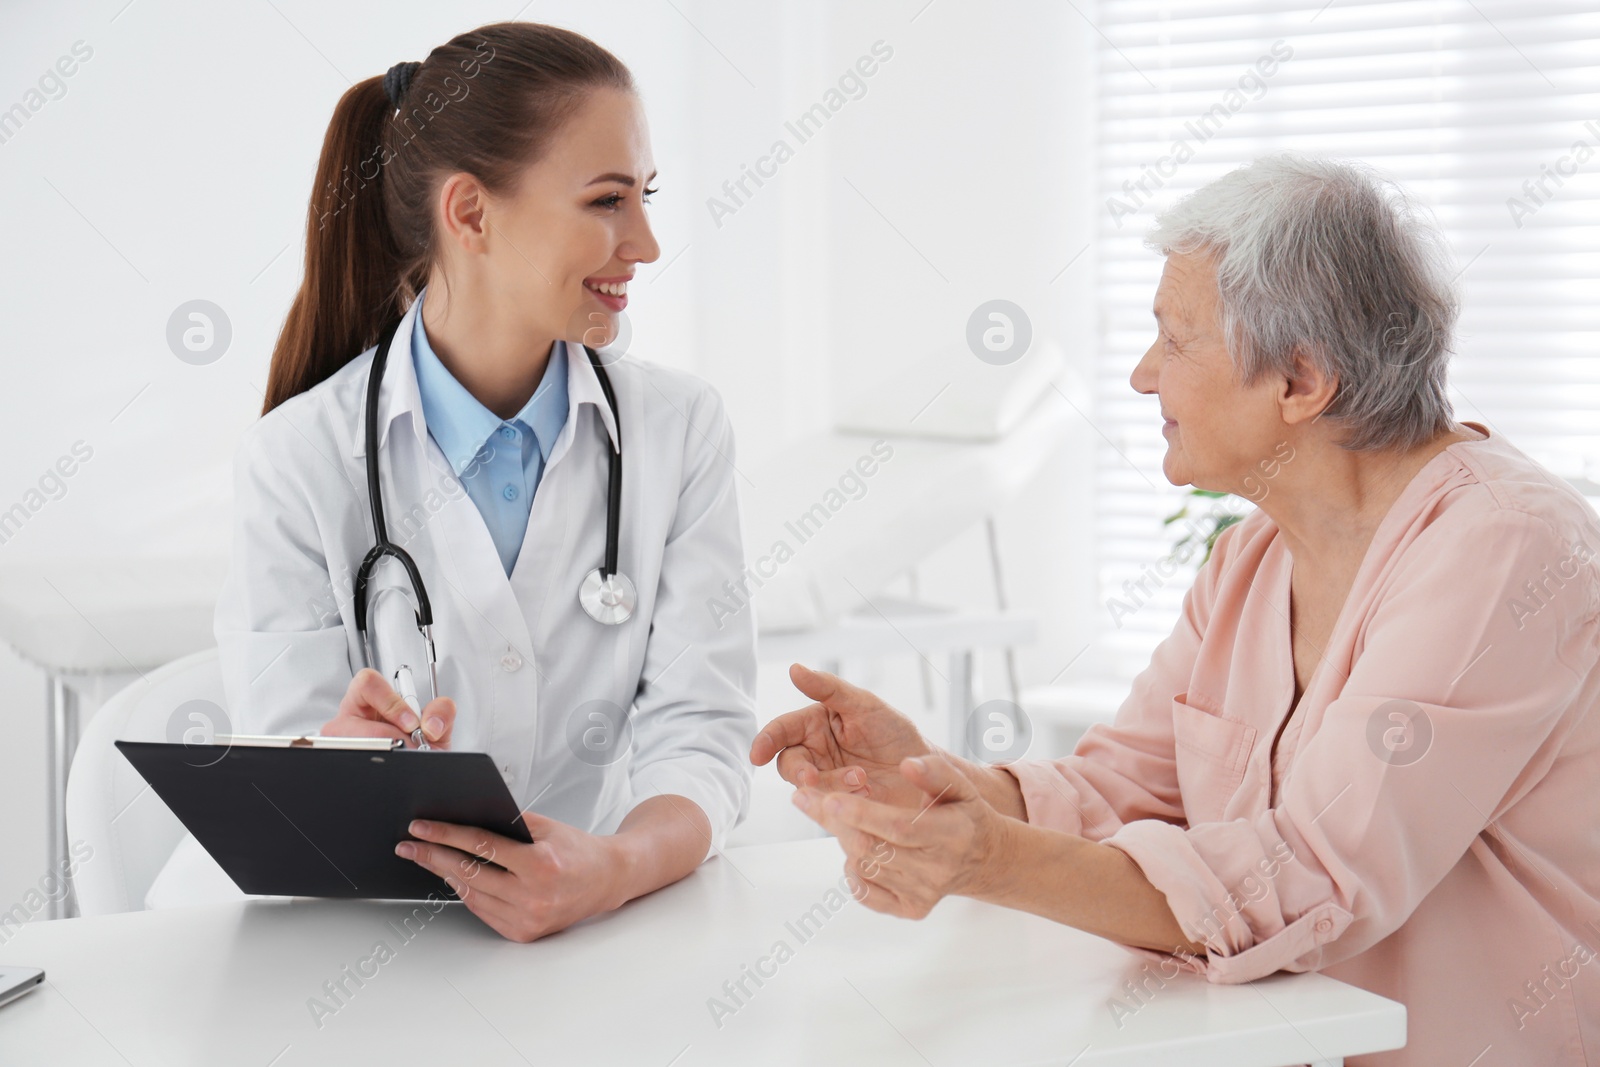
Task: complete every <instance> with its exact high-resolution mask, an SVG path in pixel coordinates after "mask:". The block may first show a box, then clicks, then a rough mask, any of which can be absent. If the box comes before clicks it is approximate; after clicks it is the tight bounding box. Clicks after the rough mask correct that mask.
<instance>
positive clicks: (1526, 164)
mask: <svg viewBox="0 0 1600 1067" xmlns="http://www.w3.org/2000/svg"><path fill="white" fill-rule="evenodd" d="M1586 6H1588V5H1586V4H1583V3H1579V2H1539V0H1516V2H1498V0H1386V2H1376V3H1370V2H1369V3H1358V2H1353V0H1334V2H1332V3H1324V2H1323V0H1314V2H1311V3H1305V4H1294V3H1286V4H1281V5H1279V4H1268V3H1247V2H1240V0H1233V2H1226V0H1219V2H1206V0H1181V2H1156V0H1101V2H1100V3H1099V4H1098V5H1097V6H1095V7H1089V6H1084V7H1082V8H1080V11H1081V13H1082V14H1083V15H1084V16H1085V17H1086V18H1088V19H1090V20H1092V21H1093V23H1094V25H1095V28H1096V30H1097V32H1098V34H1099V41H1100V43H1099V45H1098V48H1097V56H1096V61H1097V73H1096V84H1097V91H1098V96H1099V99H1098V120H1097V122H1098V131H1097V133H1098V141H1099V157H1098V163H1097V170H1098V175H1099V186H1100V188H1099V190H1098V193H1099V198H1100V200H1101V201H1102V207H1101V210H1100V212H1099V219H1100V223H1099V229H1098V235H1097V238H1096V239H1097V242H1098V252H1099V260H1100V265H1101V273H1100V276H1099V280H1098V282H1097V285H1098V290H1099V292H1098V295H1099V299H1100V307H1101V322H1100V329H1099V335H1100V350H1099V352H1098V354H1097V357H1096V358H1097V364H1096V371H1095V393H1096V397H1095V401H1096V410H1095V414H1094V419H1095V422H1096V425H1097V426H1098V427H1099V428H1100V430H1101V431H1102V433H1103V434H1104V438H1105V440H1104V441H1102V442H1101V443H1100V444H1099V445H1098V446H1097V455H1096V472H1095V485H1096V493H1097V506H1096V545H1097V567H1098V588H1099V593H1100V602H1101V619H1102V622H1103V624H1104V625H1103V628H1102V630H1101V634H1102V639H1103V642H1104V647H1105V649H1106V652H1107V653H1108V655H1107V656H1106V657H1105V659H1104V662H1106V663H1108V664H1109V667H1110V670H1111V671H1112V672H1113V673H1115V674H1117V675H1119V676H1122V677H1130V676H1131V675H1133V674H1134V673H1137V672H1138V671H1139V670H1141V669H1142V668H1143V667H1144V666H1145V664H1146V663H1147V662H1148V659H1149V653H1150V651H1151V649H1153V648H1154V646H1155V645H1156V643H1157V642H1159V641H1160V640H1161V638H1163V637H1164V636H1166V634H1167V633H1168V632H1170V630H1171V628H1172V626H1173V624H1174V622H1175V621H1176V619H1177V613H1178V611H1179V609H1180V607H1181V603H1182V598H1183V594H1184V592H1185V591H1186V590H1187V589H1188V587H1189V586H1190V585H1191V584H1192V580H1193V575H1194V571H1195V564H1196V563H1197V562H1198V560H1199V555H1195V556H1193V557H1192V558H1191V559H1190V560H1189V561H1188V562H1187V563H1184V564H1183V565H1181V566H1177V567H1174V566H1173V564H1174V562H1175V561H1174V560H1173V559H1172V557H1171V552H1172V548H1173V544H1174V543H1175V542H1176V540H1177V539H1178V537H1179V536H1181V532H1179V531H1178V530H1176V529H1175V528H1164V527H1163V525H1162V522H1161V519H1162V517H1163V516H1164V515H1167V514H1170V513H1171V512H1172V511H1174V510H1176V508H1178V507H1179V506H1181V505H1182V504H1183V503H1184V502H1185V500H1186V499H1189V498H1187V497H1186V496H1185V494H1186V492H1187V488H1186V487H1173V486H1171V485H1169V484H1168V483H1167V481H1166V479H1165V478H1164V477H1163V476H1162V474H1161V457H1162V455H1163V453H1164V451H1165V445H1164V442H1163V439H1162V436H1161V427H1160V422H1161V419H1160V415H1159V414H1158V402H1157V401H1156V399H1155V398H1153V397H1142V396H1139V395H1138V394H1136V393H1134V392H1133V390H1132V388H1131V387H1130V386H1129V384H1128V376H1129V374H1130V373H1131V372H1132V370H1133V367H1134V364H1135V363H1136V362H1137V361H1138V359H1139V357H1140V355H1142V354H1143V352H1144V350H1145V349H1146V347H1148V345H1149V344H1150V341H1151V340H1152V338H1153V336H1154V321H1153V319H1152V317H1151V313H1150V302H1151V299H1152V297H1153V296H1154V292H1155V286H1156V282H1157V279H1158V278H1159V276H1160V273H1161V265H1162V261H1161V257H1160V255H1158V254H1157V253H1154V252H1151V251H1149V250H1148V249H1146V248H1145V247H1144V246H1143V244H1142V238H1143V236H1144V234H1145V233H1146V232H1147V231H1148V230H1149V228H1150V225H1151V223H1152V221H1153V219H1154V218H1155V216H1156V215H1157V214H1158V213H1159V212H1160V210H1161V209H1162V208H1163V207H1165V206H1166V205H1168V204H1171V203H1172V202H1173V201H1174V200H1176V199H1177V198H1178V197H1180V196H1182V195H1183V194H1184V193H1187V192H1190V191H1192V190H1193V189H1195V188H1197V187H1199V186H1201V185H1203V184H1205V183H1206V182H1208V181H1210V180H1212V179H1214V178H1216V177H1219V176H1221V175H1222V174H1224V173H1226V172H1227V171H1229V170H1231V169H1233V168H1234V167H1236V166H1238V165H1240V164H1242V163H1245V162H1247V161H1249V160H1251V159H1253V158H1255V157H1257V156H1261V155H1265V154H1267V153H1270V152H1274V151H1281V150H1284V149H1290V150H1295V151H1300V152H1305V153H1315V154H1321V155H1330V156H1336V157H1340V158H1348V159H1358V160H1362V161H1365V162H1367V163H1369V164H1371V165H1373V166H1375V167H1377V168H1378V169H1379V170H1380V171H1382V172H1383V173H1385V174H1386V175H1388V176H1389V177H1391V178H1393V179H1395V180H1396V181H1398V182H1399V183H1400V184H1401V185H1402V186H1403V187H1404V188H1405V189H1406V190H1407V191H1408V192H1409V193H1411V194H1412V196H1414V197H1416V198H1417V199H1419V200H1420V201H1421V202H1422V203H1424V204H1425V205H1427V206H1428V208H1429V209H1431V211H1432V212H1433V214H1434V217H1435V218H1436V219H1437V221H1438V222H1439V224H1440V225H1441V227H1442V228H1443V230H1444V232H1445V234H1446V237H1447V239H1448V241H1449V243H1450V245H1451V247H1452V249H1453V250H1454V253H1455V255H1456V257H1457V269H1458V270H1459V272H1460V273H1459V275H1458V285H1459V288H1460V293H1461V298H1462V314H1461V318H1460V324H1459V332H1458V337H1457V344H1456V354H1455V357H1454V359H1453V360H1452V364H1451V384H1452V388H1451V397H1452V400H1453V402H1454V404H1455V408H1456V417H1457V419H1458V420H1460V419H1468V420H1473V421H1477V422H1482V423H1485V424H1487V425H1488V426H1489V427H1490V428H1491V429H1492V430H1493V431H1495V432H1498V433H1502V434H1504V435H1506V436H1507V437H1508V438H1509V439H1510V440H1511V441H1512V442H1513V443H1514V444H1516V445H1517V446H1518V447H1520V448H1521V449H1522V450H1523V451H1525V452H1527V453H1529V454H1530V455H1532V456H1533V457H1534V458H1535V459H1538V460H1539V461H1540V462H1542V463H1544V464H1545V465H1547V466H1548V467H1550V468H1551V469H1552V470H1553V471H1555V472H1556V473H1558V474H1560V475H1562V476H1564V477H1568V478H1571V479H1574V480H1578V479H1588V480H1590V481H1597V482H1600V11H1595V10H1585V9H1584V8H1585V7H1586ZM1229 503H1230V504H1232V505H1235V506H1236V510H1238V511H1239V512H1240V513H1242V514H1248V513H1249V511H1251V510H1253V509H1252V507H1251V505H1249V504H1247V503H1245V502H1243V501H1240V500H1238V499H1237V498H1229ZM1196 504H1198V505H1199V506H1198V507H1196V506H1195V505H1196ZM1205 507H1206V502H1204V501H1196V502H1194V503H1191V507H1190V510H1191V513H1193V512H1195V511H1197V510H1198V511H1202V512H1203V511H1204V510H1205ZM1176 525H1177V524H1175V526H1176ZM1163 572H1171V573H1170V576H1167V575H1164V574H1163ZM1129 609H1131V610H1129Z"/></svg>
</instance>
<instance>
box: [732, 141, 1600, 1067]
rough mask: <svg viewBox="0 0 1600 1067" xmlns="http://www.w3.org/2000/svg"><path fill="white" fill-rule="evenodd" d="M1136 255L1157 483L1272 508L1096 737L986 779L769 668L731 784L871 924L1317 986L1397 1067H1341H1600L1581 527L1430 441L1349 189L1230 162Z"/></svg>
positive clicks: (1509, 456)
mask: <svg viewBox="0 0 1600 1067" xmlns="http://www.w3.org/2000/svg"><path fill="white" fill-rule="evenodd" d="M1148 240H1149V243H1150V245H1151V246H1152V247H1153V248H1155V249H1157V250H1159V251H1160V252H1161V253H1162V254H1163V255H1164V256H1165V257H1166V267H1165V270H1164V271H1163V273H1162V276H1161V281H1160V284H1159V285H1158V286H1157V288H1156V292H1155V300H1154V311H1155V320H1156V327H1157V336H1156V339H1155V342H1154V343H1153V344H1152V345H1151V346H1150V349H1149V351H1147V352H1146V353H1145V354H1144V357H1143V358H1142V359H1141V360H1140V361H1139V364H1138V366H1137V367H1136V368H1135V370H1134V372H1133V377H1132V384H1133V388H1134V389H1136V390H1137V391H1139V392H1140V393H1145V394H1149V395H1153V396H1156V397H1158V398H1159V400H1160V410H1161V414H1162V416H1163V418H1164V419H1165V424H1164V425H1163V427H1162V433H1163V434H1164V435H1165V437H1166V441H1167V451H1166V456H1165V459H1164V461H1163V470H1164V472H1165V474H1166V476H1167V478H1168V480H1170V481H1171V482H1173V483H1174V484H1179V485H1181V484H1190V485H1194V486H1198V487H1201V488H1205V489H1212V490H1219V491H1231V492H1237V491H1240V489H1241V486H1244V485H1247V484H1251V482H1250V481H1249V480H1250V479H1251V478H1252V476H1255V477H1257V478H1259V474H1260V472H1261V471H1263V470H1271V471H1274V472H1275V473H1274V476H1273V478H1272V480H1271V482H1270V483H1269V486H1270V488H1269V491H1268V492H1267V493H1266V495H1265V496H1262V497H1261V498H1260V499H1259V509H1258V510H1257V511H1255V512H1253V513H1252V514H1251V515H1250V516H1249V517H1248V518H1246V519H1244V520H1243V521H1242V522H1239V523H1237V524H1235V525H1233V526H1231V527H1229V528H1228V529H1226V530H1225V531H1224V532H1223V534H1222V536H1221V537H1220V538H1219V539H1218V540H1217V543H1216V548H1215V551H1214V553H1213V555H1212V558H1211V559H1210V560H1209V561H1208V562H1207V563H1206V565H1205V566H1204V567H1202V568H1201V569H1200V572H1199V576H1198V578H1197V579H1196V581H1195V584H1194V586H1193V588H1192V589H1191V590H1190V591H1189V592H1188V593H1187V595H1186V596H1185V598H1184V604H1183V613H1182V617H1181V618H1180V619H1179V621H1178V624H1177V626H1176V627H1175V628H1174V630H1173V632H1172V634H1171V635H1170V636H1168V637H1167V638H1166V639H1165V640H1164V641H1162V643H1161V644H1160V645H1159V646H1158V647H1157V648H1156V650H1155V653H1154V655H1153V656H1152V659H1151V662H1150V665H1149V666H1148V667H1147V668H1146V669H1145V670H1144V671H1143V672H1142V673H1141V674H1140V675H1139V676H1138V678H1137V679H1136V680H1135V681H1134V683H1133V688H1132V692H1130V693H1129V695H1128V697H1127V699H1126V700H1125V701H1124V702H1123V704H1122V707H1121V709H1120V710H1119V712H1118V713H1117V717H1116V721H1115V722H1114V723H1113V724H1112V725H1110V726H1096V727H1094V728H1092V729H1091V730H1089V732H1088V733H1087V734H1085V735H1084V737H1083V739H1082V740H1081V741H1080V742H1079V744H1078V746H1077V749H1076V751H1075V752H1074V753H1073V754H1072V755H1070V756H1067V757H1065V758H1063V759H1056V760H1021V761H1018V762H1015V763H1011V764H1007V765H1003V766H988V765H984V764H982V763H974V762H970V761H967V760H963V759H959V758H956V757H955V756H952V755H950V754H948V753H945V752H942V751H940V750H938V749H936V748H934V747H933V746H931V745H929V744H928V743H927V742H926V741H925V740H924V739H923V738H922V737H921V736H919V735H918V733H917V730H916V729H915V727H914V726H913V725H912V724H911V723H910V722H909V721H908V720H907V719H906V718H905V717H903V716H902V715H901V714H900V713H898V712H896V711H895V710H894V709H892V708H890V707H889V706H888V705H886V704H884V703H883V702H882V701H881V700H879V699H878V698H876V697H874V696H873V695H872V694H871V693H868V692H865V691H863V690H861V689H858V688H855V687H853V686H851V685H848V684H847V683H845V682H843V681H840V680H839V679H837V678H835V677H833V676H831V675H827V674H820V673H816V672H812V671H809V670H806V669H805V668H803V667H800V666H798V665H797V666H796V667H795V668H793V669H792V671H791V677H792V678H793V680H794V683H795V685H796V686H798V687H799V688H800V690H801V691H802V692H804V693H805V694H806V695H807V696H809V697H811V698H812V699H813V700H815V701H816V703H814V704H812V705H811V706H809V707H806V708H802V709H801V710H799V711H795V712H791V713H789V714H787V715H784V716H781V717H780V718H778V719H776V720H774V721H773V722H772V723H771V724H769V725H768V726H767V727H766V729H765V730H763V731H762V732H761V733H760V734H759V735H758V736H757V737H756V740H755V744H754V747H753V748H752V749H751V758H752V760H753V761H754V762H756V763H758V764H761V763H766V762H767V761H769V760H771V759H773V758H774V757H777V760H778V770H779V772H780V773H781V774H782V775H783V777H784V778H785V779H787V780H788V781H789V782H791V783H793V784H794V785H795V786H797V787H798V788H797V792H796V794H795V801H796V803H797V804H798V805H799V806H800V807H801V808H802V809H803V810H804V811H805V812H806V813H807V814H808V815H810V816H811V817H812V818H813V819H815V820H817V821H818V822H819V823H820V824H822V825H823V826H824V827H826V828H827V829H828V830H830V831H832V832H833V833H835V834H836V835H837V837H838V840H839V842H840V844H841V845H842V846H843V848H844V850H845V852H846V853H847V857H848V864H847V869H851V868H853V867H854V866H856V865H857V864H858V863H859V864H860V865H861V869H862V871H864V872H865V873H864V874H862V875H861V876H860V881H861V882H862V883H863V884H864V886H865V895H864V898H863V902H864V903H865V904H866V905H867V906H868V907H871V908H874V909H877V910H879V911H887V912H891V913H893V914H896V915H903V916H909V917H912V918H920V917H921V916H924V915H926V914H927V913H928V911H929V909H931V908H932V907H933V906H934V905H935V904H936V903H937V902H938V900H939V899H940V898H941V897H943V896H947V895H951V894H959V895H962V896H968V897H975V898H978V899H982V900H987V901H992V902H994V903H997V904H1002V905H1006V906H1009V907H1014V908H1021V909H1024V910H1026V911H1030V912H1033V913H1035V914H1038V915H1042V916H1045V917H1047V918H1050V919H1054V920H1056V921H1058V922H1062V923H1067V924H1069V925H1071V926H1074V927H1078V928H1080V929H1083V930H1087V931H1089V932H1091V933H1095V934H1098V935H1101V936H1104V937H1107V938H1111V939H1114V940H1116V941H1119V942H1121V943H1123V944H1125V945H1127V946H1130V947H1132V948H1134V949H1136V950H1138V951H1140V952H1142V953H1156V954H1159V958H1160V959H1162V960H1164V961H1168V960H1171V959H1173V958H1174V957H1175V958H1176V959H1177V960H1178V961H1180V962H1181V964H1182V966H1184V967H1185V968H1187V969H1190V970H1193V971H1196V972H1199V973H1201V974H1203V975H1204V976H1205V977H1206V978H1208V979H1209V980H1211V981H1214V982H1244V981H1249V980H1251V979H1255V978H1260V977H1262V976H1264V975H1268V974H1272V973H1273V972H1275V971H1280V970H1283V971H1308V970H1319V971H1321V972H1323V973H1325V974H1328V975H1330V976H1332V977H1334V978H1338V979H1341V980H1343V981H1346V982H1349V983H1351V984H1353V985H1356V986H1360V987H1362V988H1365V989H1369V990H1372V991H1374V992H1377V993H1380V994H1383V995H1385V996H1389V997H1392V998H1394V999H1396V1000H1399V1001H1402V1002H1403V1003H1404V1004H1405V1005H1406V1006H1407V1009H1408V1024H1409V1025H1408V1041H1407V1046H1406V1048H1405V1049H1404V1050H1401V1051H1396V1052H1392V1053H1385V1054H1380V1055H1373V1056H1370V1057H1360V1058H1356V1059H1352V1060H1350V1061H1349V1062H1351V1063H1352V1064H1369V1065H1377V1064H1383V1065H1394V1064H1415V1065H1419V1067H1422V1065H1425V1067H1437V1065H1455V1067H1467V1065H1468V1064H1476V1065H1478V1067H1491V1065H1497V1067H1498V1065H1507V1067H1510V1065H1518V1067H1520V1065H1528V1067H1532V1065H1538V1067H1558V1065H1560V1067H1566V1065H1571V1067H1578V1065H1581V1064H1585V1063H1596V1064H1600V958H1597V953H1600V713H1597V712H1596V711H1595V705H1596V701H1597V700H1600V561H1597V560H1596V559H1595V554H1596V552H1597V551H1600V525H1597V520H1596V517H1595V514H1594V512H1593V511H1592V510H1591V509H1590V507H1589V506H1588V504H1587V503H1586V502H1585V501H1584V500H1583V498H1582V497H1581V496H1579V495H1578V494H1577V493H1576V492H1575V491H1574V490H1573V489H1572V488H1570V487H1569V486H1567V485H1566V484H1565V483H1563V482H1562V480H1561V479H1560V478H1558V477H1556V476H1555V475H1553V474H1552V473H1551V472H1549V471H1547V470H1546V469H1544V468H1543V467H1541V466H1540V465H1539V464H1538V463H1535V462H1534V461H1533V460H1531V459H1530V458H1529V457H1528V456H1526V455H1524V454H1523V453H1522V452H1520V451H1519V450H1518V449H1517V448H1516V447H1515V446H1514V445H1513V444H1512V442H1510V441H1508V440H1506V439H1505V438H1504V437H1503V436H1501V435H1500V434H1499V433H1498V432H1492V431H1491V430H1490V429H1489V427H1487V426H1485V425H1481V424H1479V423H1476V422H1467V421H1462V422H1456V421H1453V418H1452V412H1451V407H1450V403H1449V401H1448V400H1447V398H1446V390H1445V380H1446V365H1447V360H1448V358H1449V353H1450V350H1451V345H1452V330H1453V327H1454V323H1455V318H1456V302H1455V299H1454V297H1453V295H1452V290H1451V286H1452V279H1451V278H1450V269H1449V268H1448V267H1447V266H1445V257H1444V255H1443V253H1442V251H1441V242H1440V240H1439V238H1438V235H1437V232H1436V231H1435V230H1434V229H1433V228H1432V227H1431V225H1430V224H1429V223H1428V222H1426V221H1425V219H1424V217H1423V216H1421V215H1420V213H1419V212H1418V211H1417V210H1416V209H1415V208H1414V207H1413V206H1412V205H1411V203H1410V202H1409V201H1408V200H1407V198H1406V197H1405V196H1404V195H1403V194H1401V193H1400V192H1399V191H1398V190H1396V189H1395V188H1393V187H1392V186H1391V185H1389V184H1387V183H1386V182H1383V181H1381V180H1379V179H1377V178H1376V177H1374V176H1373V175H1372V174H1371V173H1370V172H1369V171H1367V170H1366V169H1365V168H1361V167H1358V166H1354V165H1349V164H1344V163H1339V162H1332V161H1321V160H1310V159H1304V158H1299V157H1295V156H1287V155H1285V156H1274V157H1269V158H1266V159H1262V160H1258V161H1257V162H1255V163H1253V164H1251V165H1249V166H1246V167H1242V168H1240V169H1239V170H1236V171H1234V172H1232V173H1230V174H1228V175H1226V176H1224V177H1223V178H1221V179H1219V180H1217V181H1215V182H1214V183H1212V184H1211V185H1208V186H1206V187H1204V188H1202V189H1200V190H1199V191H1198V192H1196V193H1194V194H1193V195H1191V196H1189V197H1188V198H1186V199H1185V200H1183V201H1181V202H1180V203H1179V204H1178V205H1177V206H1175V207H1174V208H1173V209H1172V210H1170V211H1169V212H1167V213H1166V214H1165V215H1163V216H1162V217H1161V218H1160V219H1159V220H1158V222H1157V224H1156V228H1155V230H1154V232H1153V233H1152V234H1151V236H1150V237H1149V239H1148ZM1286 457H1289V458H1286ZM1264 463H1266V464H1268V465H1267V466H1263V464H1264ZM883 842H887V843H888V845H890V846H892V849H893V853H892V859H891V860H889V861H888V862H884V861H883V859H882V855H883V853H881V852H878V853H875V852H874V849H875V848H878V849H881V848H882V844H881V843H883ZM1586 1056H1587V1057H1588V1058H1587V1059H1586V1058H1585V1057H1586ZM1479 1057H1481V1058H1479Z"/></svg>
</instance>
